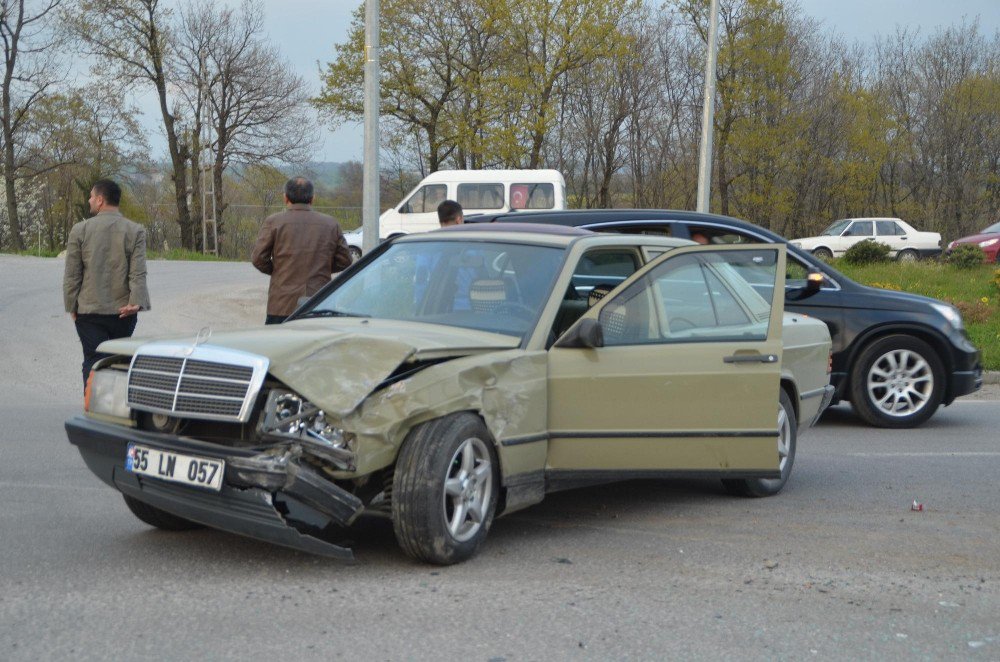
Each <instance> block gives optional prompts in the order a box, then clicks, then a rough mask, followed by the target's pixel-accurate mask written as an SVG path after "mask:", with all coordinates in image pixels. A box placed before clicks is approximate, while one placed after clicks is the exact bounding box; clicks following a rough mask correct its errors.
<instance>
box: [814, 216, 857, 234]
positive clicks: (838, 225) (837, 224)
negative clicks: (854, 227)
mask: <svg viewBox="0 0 1000 662" xmlns="http://www.w3.org/2000/svg"><path fill="white" fill-rule="evenodd" d="M850 222H851V219H849V218H846V219H844V220H842V221H834V222H833V225H831V226H830V227H828V228H827V229H825V230H823V231H822V232H821V233H820V236H823V237H839V236H840V233H841V232H843V231H844V228H846V227H847V225H848V224H849V223H850Z"/></svg>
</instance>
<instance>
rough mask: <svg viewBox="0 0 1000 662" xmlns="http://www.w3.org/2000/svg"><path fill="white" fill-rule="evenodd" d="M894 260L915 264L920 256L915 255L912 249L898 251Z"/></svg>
mask: <svg viewBox="0 0 1000 662" xmlns="http://www.w3.org/2000/svg"><path fill="white" fill-rule="evenodd" d="M896 259H897V260H899V261H900V262H916V261H917V260H919V259H920V256H919V255H917V251H915V250H913V249H912V248H907V249H904V250H901V251H899V254H898V255H896Z"/></svg>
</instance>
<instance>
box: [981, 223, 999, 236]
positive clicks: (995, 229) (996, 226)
mask: <svg viewBox="0 0 1000 662" xmlns="http://www.w3.org/2000/svg"><path fill="white" fill-rule="evenodd" d="M994 232H1000V223H994V224H993V225H991V226H990V227H988V228H986V229H985V230H983V232H982V233H983V234H992V233H994Z"/></svg>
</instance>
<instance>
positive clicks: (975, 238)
mask: <svg viewBox="0 0 1000 662" xmlns="http://www.w3.org/2000/svg"><path fill="white" fill-rule="evenodd" d="M990 239H1000V234H998V233H996V232H980V233H979V234H970V235H969V236H968V237H961V238H959V239H956V240H955V241H953V242H951V243H952V244H978V243H979V242H981V241H988V240H990Z"/></svg>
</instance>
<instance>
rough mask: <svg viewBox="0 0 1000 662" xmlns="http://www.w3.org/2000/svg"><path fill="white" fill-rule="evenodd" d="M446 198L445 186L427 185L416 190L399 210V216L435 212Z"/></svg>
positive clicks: (446, 190)
mask: <svg viewBox="0 0 1000 662" xmlns="http://www.w3.org/2000/svg"><path fill="white" fill-rule="evenodd" d="M446 197H448V186H447V185H445V184H427V185H426V186H421V187H420V188H418V189H417V190H416V191H415V192H414V194H413V195H411V196H410V199H409V200H407V201H406V202H405V203H404V204H403V206H402V207H400V208H399V213H401V214H425V213H427V212H432V211H437V208H438V205H439V204H441V203H442V202H444V200H445V198H446Z"/></svg>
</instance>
